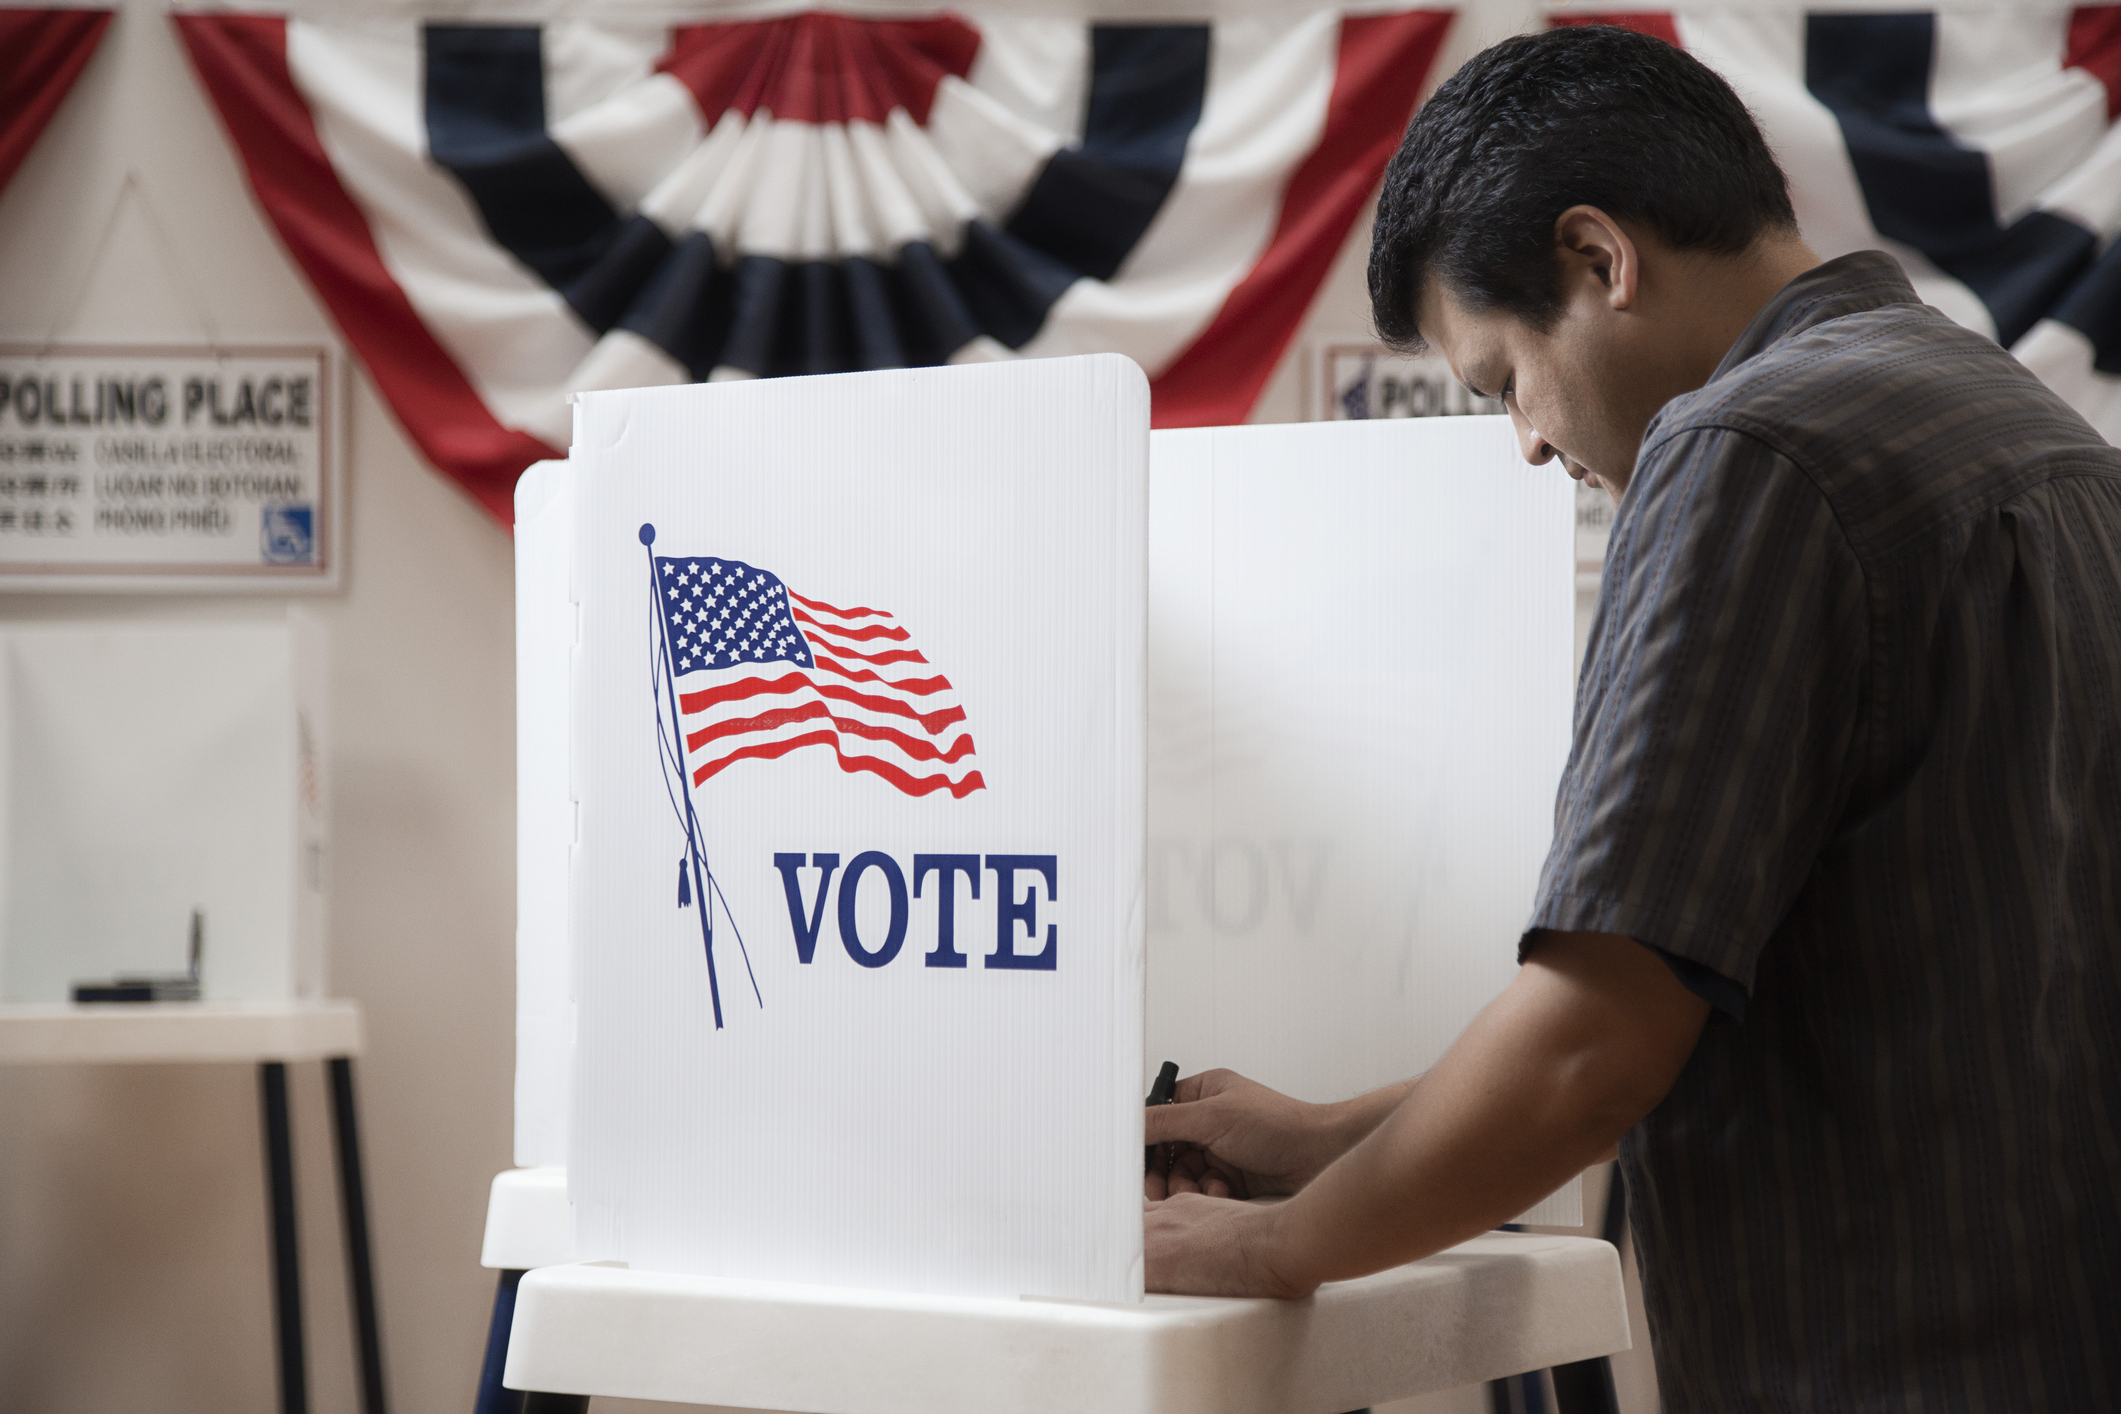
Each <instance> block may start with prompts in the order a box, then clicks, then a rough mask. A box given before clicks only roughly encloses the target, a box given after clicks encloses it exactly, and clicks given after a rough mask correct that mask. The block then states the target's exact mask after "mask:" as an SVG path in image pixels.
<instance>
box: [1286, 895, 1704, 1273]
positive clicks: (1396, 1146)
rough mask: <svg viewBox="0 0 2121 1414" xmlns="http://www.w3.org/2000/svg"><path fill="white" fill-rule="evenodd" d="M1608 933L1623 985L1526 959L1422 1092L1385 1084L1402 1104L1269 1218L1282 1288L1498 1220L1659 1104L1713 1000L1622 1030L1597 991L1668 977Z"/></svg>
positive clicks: (1608, 961) (1625, 1020) (1401, 1257)
mask: <svg viewBox="0 0 2121 1414" xmlns="http://www.w3.org/2000/svg"><path fill="white" fill-rule="evenodd" d="M1562 936H1568V937H1581V936H1589V935H1562ZM1613 941H1614V942H1616V943H1620V944H1625V946H1626V947H1627V948H1628V949H1632V950H1633V953H1634V954H1635V956H1630V955H1628V954H1626V953H1621V952H1612V951H1610V950H1608V951H1607V952H1602V953H1599V954H1598V955H1597V956H1596V958H1595V959H1594V961H1595V962H1596V963H1597V965H1598V966H1601V967H1605V968H1607V969H1608V970H1609V971H1610V969H1611V968H1613V967H1616V966H1617V967H1618V968H1619V969H1620V972H1621V974H1622V975H1621V976H1619V977H1617V978H1616V977H1613V976H1601V977H1597V978H1594V979H1593V980H1592V982H1591V983H1588V984H1587V983H1586V981H1585V977H1584V976H1583V975H1582V969H1581V968H1577V970H1576V971H1575V972H1573V973H1572V972H1571V970H1570V968H1571V966H1572V965H1573V964H1574V963H1575V962H1578V961H1581V959H1572V958H1571V957H1570V956H1569V955H1568V954H1567V952H1566V950H1565V949H1561V948H1557V949H1556V953H1555V955H1554V956H1551V957H1550V958H1549V961H1550V962H1553V963H1559V964H1561V969H1560V970H1559V971H1556V970H1554V969H1553V968H1551V967H1548V968H1541V967H1536V966H1535V965H1528V966H1527V967H1526V968H1525V969H1524V970H1523V972H1522V973H1521V974H1520V976H1519V977H1518V979H1517V980H1516V981H1515V982H1514V983H1513V984H1512V985H1511V987H1510V989H1509V990H1508V991H1506V992H1505V993H1504V994H1503V995H1502V996H1501V997H1499V998H1497V999H1496V1000H1495V1002H1494V1003H1492V1004H1491V1005H1490V1006H1489V1007H1488V1009H1487V1010H1486V1011H1484V1012H1482V1013H1481V1015H1480V1017H1479V1019H1478V1020H1476V1021H1475V1022H1474V1024H1473V1025H1472V1026H1471V1027H1469V1028H1468V1029H1467V1031H1466V1034H1465V1035H1464V1036H1463V1037H1461V1038H1460V1040H1459V1042H1458V1044H1457V1045H1455V1046H1453V1047H1452V1049H1451V1052H1450V1054H1449V1055H1447V1056H1446V1057H1445V1058H1444V1060H1443V1062H1442V1063H1441V1064H1439V1065H1438V1066H1437V1067H1436V1069H1435V1070H1433V1071H1431V1072H1429V1074H1428V1075H1427V1076H1426V1077H1425V1078H1424V1079H1423V1080H1422V1081H1421V1083H1420V1084H1419V1085H1415V1084H1413V1083H1412V1082H1409V1083H1408V1084H1406V1085H1404V1086H1398V1087H1393V1089H1394V1090H1397V1091H1399V1092H1400V1094H1399V1096H1398V1099H1397V1101H1396V1103H1395V1104H1394V1105H1393V1106H1392V1107H1391V1109H1390V1111H1389V1113H1388V1114H1386V1115H1385V1116H1384V1118H1383V1119H1382V1120H1381V1122H1377V1123H1375V1124H1374V1126H1373V1127H1372V1129H1371V1132H1370V1133H1369V1134H1368V1136H1367V1137H1366V1138H1364V1139H1362V1140H1361V1141H1360V1142H1359V1143H1357V1144H1355V1145H1354V1147H1353V1148H1351V1149H1350V1150H1349V1151H1348V1152H1347V1153H1346V1154H1344V1155H1343V1156H1342V1157H1341V1158H1340V1159H1339V1160H1338V1161H1337V1162H1335V1163H1334V1164H1333V1165H1331V1166H1330V1167H1329V1168H1327V1169H1326V1170H1325V1172H1323V1173H1321V1174H1320V1175H1319V1176H1318V1177H1317V1178H1316V1179H1314V1180H1313V1181H1312V1182H1311V1183H1310V1184H1309V1185H1307V1186H1306V1187H1305V1188H1304V1189H1303V1190H1302V1191H1301V1192H1300V1193H1298V1194H1297V1195H1296V1196H1295V1197H1294V1198H1292V1199H1290V1200H1289V1201H1288V1202H1287V1203H1285V1204H1283V1205H1282V1206H1281V1207H1280V1208H1278V1209H1276V1210H1275V1211H1274V1213H1273V1215H1272V1217H1271V1220H1270V1222H1269V1225H1268V1232H1267V1235H1266V1237H1267V1240H1266V1244H1265V1250H1264V1252H1263V1254H1262V1256H1263V1259H1264V1260H1265V1262H1266V1263H1267V1265H1268V1266H1270V1267H1271V1268H1272V1269H1273V1270H1274V1271H1275V1272H1276V1274H1277V1275H1278V1276H1279V1278H1280V1279H1281V1282H1282V1283H1283V1284H1284V1285H1286V1286H1287V1287H1288V1288H1289V1289H1290V1290H1292V1291H1309V1290H1311V1289H1313V1288H1315V1287H1316V1286H1318V1285H1319V1284H1320V1283H1321V1282H1326V1281H1335V1280H1341V1279H1345V1278H1348V1277H1354V1276H1361V1275H1363V1274H1365V1273H1368V1272H1373V1271H1380V1270H1382V1269H1384V1268H1386V1267H1390V1266H1395V1265H1397V1264H1398V1263H1401V1262H1406V1261H1412V1260H1413V1259H1415V1258H1417V1257H1423V1256H1427V1255H1428V1254H1429V1253H1431V1252H1436V1251H1440V1250H1442V1249H1443V1248H1445V1247H1448V1246H1450V1245H1452V1244H1453V1243H1456V1242H1461V1241H1464V1240H1465V1239H1466V1238H1468V1237H1471V1236H1474V1235H1476V1234H1478V1233H1481V1232H1485V1231H1487V1230H1488V1229H1490V1228H1492V1227H1494V1226H1495V1225H1496V1224H1498V1223H1502V1222H1506V1221H1508V1220H1509V1219H1510V1218H1511V1217H1513V1216H1515V1215H1516V1214H1518V1213H1520V1212H1522V1211H1524V1210H1525V1209H1526V1208H1528V1207H1530V1206H1531V1205H1532V1204H1534V1203H1536V1202H1538V1201H1539V1200H1540V1199H1541V1198H1543V1197H1545V1196H1546V1195H1547V1194H1548V1193H1551V1192H1553V1191H1554V1190H1555V1189H1556V1188H1558V1187H1560V1186H1561V1185H1562V1184H1563V1183H1566V1182H1567V1181H1568V1180H1569V1179H1570V1178H1571V1177H1573V1176H1574V1175H1575V1174H1577V1173H1578V1172H1580V1171H1582V1170H1583V1169H1584V1168H1585V1167H1587V1166H1588V1165H1590V1164H1592V1163H1594V1162H1596V1161H1597V1160H1598V1159H1599V1158H1601V1157H1602V1156H1603V1155H1604V1154H1605V1153H1607V1152H1608V1151H1609V1150H1610V1149H1611V1147H1612V1145H1613V1143H1614V1141H1615V1140H1616V1139H1617V1138H1618V1137H1619V1136H1620V1135H1621V1134H1623V1133H1625V1132H1626V1131H1627V1129H1628V1128H1630V1127H1631V1126H1632V1125H1633V1124H1634V1123H1635V1121H1636V1120H1637V1119H1639V1118H1640V1117H1641V1116H1642V1115H1643V1114H1645V1113H1647V1112H1648V1110H1649V1109H1650V1108H1651V1107H1652V1106H1654V1105H1655V1104H1656V1102H1657V1101H1658V1100H1659V1099H1660V1098H1662V1096H1663V1094H1664V1092H1665V1090H1666V1089H1667V1088H1669V1086H1670V1084H1671V1081H1672V1080H1673V1079H1674V1078H1675V1077H1676V1075H1677V1074H1678V1071H1679V1069H1680V1068H1681V1067H1682V1066H1683V1065H1684V1062H1685V1059H1686V1056H1687V1055H1688V1054H1689V1053H1690V1052H1691V1050H1692V1048H1693V1042H1694V1039H1695V1038H1696V1037H1698V1035H1699V1033H1700V1027H1701V1023H1702V1020H1703V1019H1704V1017H1705V1015H1706V1007H1705V1006H1701V1007H1698V1008H1696V1007H1694V1006H1692V1005H1690V1001H1691V994H1684V993H1683V989H1681V991H1682V996H1681V997H1680V998H1675V999H1674V1000H1673V1008H1674V1011H1673V1015H1672V1017H1671V1019H1670V1020H1669V1021H1668V1022H1666V1023H1663V1024H1662V1025H1661V1026H1660V1025H1654V1024H1653V1025H1650V1026H1648V1027H1644V1026H1642V1025H1641V1024H1639V1021H1638V1022H1636V1023H1635V1024H1634V1029H1633V1031H1632V1032H1631V1031H1630V1030H1629V1029H1628V1028H1629V1026H1630V1024H1631V1019H1630V1018H1629V1017H1628V1016H1626V1015H1616V1014H1614V1008H1613V1007H1612V1006H1610V1005H1608V1004H1607V1000H1608V999H1607V997H1606V995H1605V994H1606V993H1610V992H1612V991H1615V990H1618V991H1621V992H1624V991H1625V990H1626V989H1627V988H1629V987H1631V986H1644V987H1647V986H1655V985H1657V984H1658V981H1659V978H1660V977H1661V978H1662V979H1664V980H1667V981H1669V980H1670V974H1669V972H1667V971H1666V970H1665V969H1664V968H1663V966H1662V964H1661V963H1659V962H1658V961H1657V960H1656V959H1655V957H1654V956H1652V955H1651V954H1650V953H1648V952H1647V950H1644V949H1641V948H1639V947H1636V946H1635V945H1634V944H1632V943H1627V942H1626V940H1625V939H1615V940H1613ZM1535 962H1536V959H1535ZM1638 964H1646V966H1638ZM1672 985H1673V987H1674V988H1676V987H1677V984H1676V982H1674V983H1673V984H1672ZM1621 1010H1622V1011H1626V1010H1628V1008H1621ZM1389 1093H1390V1092H1386V1091H1380V1092H1375V1094H1376V1096H1384V1095H1387V1094H1389ZM1362 1100H1364V1101H1371V1102H1372V1103H1373V1104H1374V1103H1376V1100H1375V1098H1374V1097H1373V1096H1365V1097H1362ZM1350 1103H1351V1104H1358V1105H1359V1104H1360V1102H1350ZM1360 1113H1361V1111H1360V1109H1358V1110H1355V1111H1351V1118H1352V1117H1354V1116H1357V1115H1359V1114H1360Z"/></svg>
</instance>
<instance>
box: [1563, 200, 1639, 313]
mask: <svg viewBox="0 0 2121 1414" xmlns="http://www.w3.org/2000/svg"><path fill="white" fill-rule="evenodd" d="M1554 245H1555V254H1556V255H1557V256H1558V257H1559V258H1560V260H1561V263H1562V270H1563V278H1564V281H1565V282H1568V281H1595V282H1596V284H1597V286H1598V289H1597V294H1598V297H1599V298H1600V299H1602V300H1603V301H1604V302H1605V303H1606V305H1607V306H1608V307H1609V308H1612V309H1627V308H1630V307H1631V306H1633V305H1634V303H1635V296H1636V291H1637V287H1638V286H1639V285H1640V283H1641V281H1642V252H1641V250H1640V249H1638V248H1637V246H1636V245H1635V242H1634V240H1633V239H1632V238H1631V237H1630V236H1629V235H1628V233H1627V232H1626V231H1624V230H1622V229H1621V226H1620V223H1619V222H1618V221H1615V220H1614V219H1613V218H1612V217H1610V216H1608V215H1606V213H1605V212H1603V211H1600V210H1599V209H1598V208H1597V207H1595V206H1572V207H1570V208H1569V209H1568V210H1566V211H1564V212H1562V213H1561V215H1560V217H1559V218H1557V219H1556V220H1555V222H1554Z"/></svg>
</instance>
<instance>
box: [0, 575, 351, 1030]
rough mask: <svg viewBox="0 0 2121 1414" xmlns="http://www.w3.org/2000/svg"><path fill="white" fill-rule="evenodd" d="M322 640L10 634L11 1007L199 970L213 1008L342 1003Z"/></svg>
mask: <svg viewBox="0 0 2121 1414" xmlns="http://www.w3.org/2000/svg"><path fill="white" fill-rule="evenodd" d="M324 679H325V647H324V637H323V630H322V628H321V627H320V626H319V625H318V624H317V622H316V621H315V620H314V619H312V618H310V617H309V616H308V615H305V614H301V613H299V612H297V613H290V614H289V615H288V616H287V617H286V618H285V619H282V620H278V621H260V622H253V623H214V624H205V623H189V624H185V623H147V622H138V623H109V622H105V623H80V624H64V623H45V624H15V625H9V626H7V627H6V628H4V629H0V1004H55V1003H62V1002H65V1001H66V1000H67V998H68V996H69V993H70V989H71V987H72V986H73V984H75V983H78V982H83V981H89V980H95V979H102V980H108V979H111V978H113V977H120V976H125V975H127V974H144V975H163V976H167V975H172V974H183V973H184V972H185V970H186V967H187V964H188V950H189V947H190V942H191V935H192V933H193V931H194V922H193V920H194V917H195V915H196V917H197V920H198V922H197V925H196V928H197V932H198V933H199V934H200V936H201V940H202V942H203V965H202V967H201V976H200V978H199V981H200V983H201V987H200V993H201V995H203V997H204V998H205V999H206V1000H208V1001H215V1002H221V1001H228V1002H237V1001H240V1002H267V1001H271V1002H284V1001H291V1000H295V999H298V998H316V997H321V996H322V995H323V993H324V990H325V977H324V970H325V958H324V925H325V918H326V914H327V903H328V898H329V894H328V889H329V870H328V867H327V859H326V850H327V846H328V836H329V825H328V822H329V820H330V808H329V804H330V802H329V795H328V778H327V755H326V730H327V722H326V710H325V709H326V703H325V692H324V685H325V684H324Z"/></svg>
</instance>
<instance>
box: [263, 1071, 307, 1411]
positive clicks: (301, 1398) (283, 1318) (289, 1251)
mask: <svg viewBox="0 0 2121 1414" xmlns="http://www.w3.org/2000/svg"><path fill="white" fill-rule="evenodd" d="M258 1099H259V1103H260V1107H261V1109H262V1110H263V1117H264V1121H265V1180H266V1189H267V1191H268V1192H269V1193H270V1194H271V1197H272V1276H273V1281H272V1285H273V1339H274V1344H275V1345H276V1346H277V1347H278V1348H279V1352H280V1414H309V1379H308V1373H307V1371H306V1370H305V1368H304V1359H303V1351H302V1257H301V1252H300V1250H299V1248H298V1246H297V1237H296V1232H295V1159H294V1139H293V1134H292V1132H291V1130H290V1127H289V1125H288V1120H287V1067H286V1065H285V1064H283V1063H282V1062H280V1061H264V1062H262V1063H260V1065H259V1066H258Z"/></svg>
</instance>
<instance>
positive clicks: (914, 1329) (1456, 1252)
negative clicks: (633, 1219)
mask: <svg viewBox="0 0 2121 1414" xmlns="http://www.w3.org/2000/svg"><path fill="white" fill-rule="evenodd" d="M1627 1348H1628V1322H1627V1307H1626V1302H1625V1300H1624V1298H1623V1296H1622V1294H1621V1285H1620V1261H1619V1257H1618V1254H1617V1253H1615V1251H1614V1250H1613V1248H1612V1247H1611V1246H1610V1245H1608V1244H1606V1243H1604V1242H1598V1241H1595V1240H1592V1239H1589V1238H1581V1237H1545V1236H1539V1235H1536V1234H1531V1233H1492V1234H1490V1235H1488V1236H1485V1237H1480V1238H1475V1239H1474V1240H1473V1241H1471V1242H1467V1243H1464V1244H1462V1245H1461V1246H1458V1247H1454V1248H1452V1249H1450V1250H1449V1251H1447V1252H1442V1253H1439V1254H1438V1255H1436V1256H1434V1257H1430V1258H1428V1259H1426V1260H1424V1261H1420V1262H1414V1263H1411V1264H1409V1265H1407V1266H1404V1267H1398V1268H1395V1269H1394V1270H1392V1271H1389V1272H1381V1273H1379V1274H1378V1275H1376V1276H1372V1277H1365V1278H1363V1279H1362V1280H1360V1281H1351V1282H1336V1283H1334V1284H1332V1285H1330V1286H1326V1287H1323V1288H1321V1289H1320V1290H1319V1291H1318V1293H1317V1294H1316V1295H1314V1296H1312V1297H1309V1298H1307V1299H1305V1300H1302V1301H1287V1302H1283V1301H1249V1300H1247V1301H1240V1300H1227V1299H1213V1298H1202V1297H1178V1296H1152V1297H1150V1298H1148V1299H1147V1300H1146V1301H1144V1302H1143V1303H1141V1304H1140V1305H1106V1304H1100V1303H1094V1302H1080V1301H1046V1300H1036V1299H1025V1300H1020V1301H995V1300H971V1299H954V1298H948V1297H937V1296H911V1295H900V1294H894V1293H889V1292H869V1291H852V1290H843V1289H837V1288H824V1287H805V1286H795V1285H782V1284H780V1283H775V1282H756V1281H730V1280H723V1279H719V1278H713V1277H696V1276H676V1275H669V1274H664V1273H656V1272H635V1271H629V1270H627V1269H626V1268H624V1267H620V1266H615V1265H610V1264H605V1263H585V1264H581V1265H574V1266H558V1267H545V1268H542V1269H540V1270H537V1271H533V1272H530V1273H528V1274H527V1275H525V1276H524V1278H523V1282H522V1285H521V1287H520V1288H519V1289H518V1291H517V1293H516V1314H515V1328H514V1333H513V1336H512V1337H511V1339H510V1343H509V1348H508V1369H507V1374H506V1377H505V1378H506V1381H507V1384H508V1386H509V1387H510V1388H511V1389H528V1390H543V1391H550V1392H555V1393H561V1394H593V1395H608V1396H619V1397H625V1398H632V1399H661V1400H670V1401H673V1402H677V1403H685V1404H720V1405H735V1406H739V1407H744V1408H752V1409H787V1410H801V1411H806V1414H1340V1411H1344V1410H1348V1409H1356V1408H1361V1407H1363V1406H1366V1405H1371V1404H1379V1403H1383V1402H1385V1401H1387V1400H1391V1399H1400V1398H1404V1397H1406V1396H1408V1395H1413V1394H1421V1393H1424V1392H1427V1391H1430V1390H1438V1389H1450V1388H1454V1387H1456V1386H1459V1385H1463V1384H1469V1383H1471V1382H1473V1381H1476V1380H1486V1379H1494V1378H1497V1377H1499V1376H1502V1375H1508V1374H1515V1373H1518V1372H1520V1371H1524V1370H1536V1369H1542V1368H1545V1367H1547V1366H1550V1365H1557V1364H1563V1363H1566V1362H1569V1361H1572V1360H1583V1359H1588V1358H1590V1357H1592V1356H1595V1355H1606V1354H1610V1353H1612V1352H1614V1351H1617V1350H1625V1349H1627Z"/></svg>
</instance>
